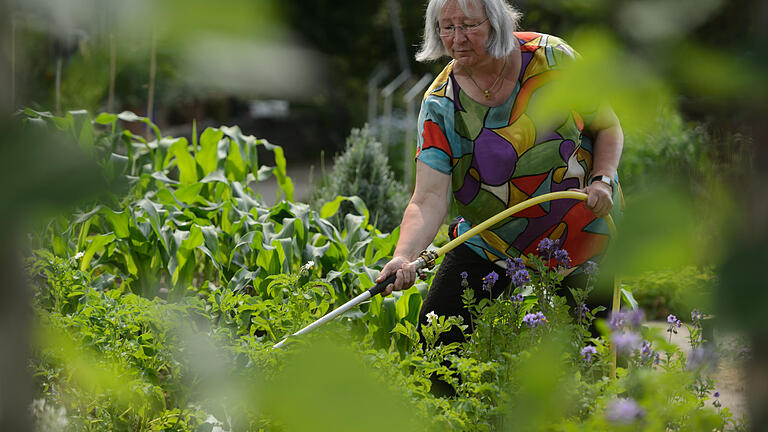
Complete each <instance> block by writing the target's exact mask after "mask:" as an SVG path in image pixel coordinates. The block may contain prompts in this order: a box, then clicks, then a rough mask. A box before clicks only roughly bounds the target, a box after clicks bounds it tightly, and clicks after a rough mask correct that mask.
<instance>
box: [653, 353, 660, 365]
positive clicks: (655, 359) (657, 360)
mask: <svg viewBox="0 0 768 432" xmlns="http://www.w3.org/2000/svg"><path fill="white" fill-rule="evenodd" d="M659 363H661V354H659V353H654V354H653V364H655V365H657V364H659Z"/></svg>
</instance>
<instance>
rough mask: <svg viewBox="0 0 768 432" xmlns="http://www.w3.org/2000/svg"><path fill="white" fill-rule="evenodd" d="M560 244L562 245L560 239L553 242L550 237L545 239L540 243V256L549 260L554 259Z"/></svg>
mask: <svg viewBox="0 0 768 432" xmlns="http://www.w3.org/2000/svg"><path fill="white" fill-rule="evenodd" d="M559 244H560V239H557V240H554V241H552V239H550V238H549V237H544V238H543V239H541V241H540V242H539V245H538V248H537V249H538V251H539V256H540V257H542V258H544V259H547V260H548V259H550V258H552V254H554V253H555V251H556V250H557V248H558V247H559V246H558V245H559Z"/></svg>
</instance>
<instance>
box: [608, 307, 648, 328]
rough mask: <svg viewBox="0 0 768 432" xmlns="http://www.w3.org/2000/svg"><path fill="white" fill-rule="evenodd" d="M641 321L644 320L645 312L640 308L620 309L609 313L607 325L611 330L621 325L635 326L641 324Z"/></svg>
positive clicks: (621, 326)
mask: <svg viewBox="0 0 768 432" xmlns="http://www.w3.org/2000/svg"><path fill="white" fill-rule="evenodd" d="M643 321H645V312H644V311H643V310H642V309H637V310H620V311H618V312H616V313H611V318H610V320H609V321H608V325H609V326H610V327H611V330H618V329H620V328H623V327H631V328H637V327H640V326H641V325H642V324H643Z"/></svg>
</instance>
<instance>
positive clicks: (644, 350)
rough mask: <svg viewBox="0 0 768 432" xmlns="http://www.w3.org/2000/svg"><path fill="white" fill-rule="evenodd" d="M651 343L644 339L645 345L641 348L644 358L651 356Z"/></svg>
mask: <svg viewBox="0 0 768 432" xmlns="http://www.w3.org/2000/svg"><path fill="white" fill-rule="evenodd" d="M651 352H652V351H651V343H650V342H648V341H643V347H642V349H641V350H640V355H641V356H643V358H649V357H650V356H651Z"/></svg>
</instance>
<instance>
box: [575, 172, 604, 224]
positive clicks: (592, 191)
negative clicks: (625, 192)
mask: <svg viewBox="0 0 768 432" xmlns="http://www.w3.org/2000/svg"><path fill="white" fill-rule="evenodd" d="M575 190H577V191H579V192H583V193H585V194H587V201H586V203H585V204H586V205H587V208H588V209H590V210H592V213H594V214H595V216H597V217H601V218H602V217H606V216H607V215H608V213H610V212H611V209H612V208H613V197H612V196H611V195H612V193H613V190H612V189H611V187H610V186H609V185H608V184H607V183H603V182H601V181H596V182H592V184H591V185H589V186H587V187H585V188H584V189H575Z"/></svg>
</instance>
